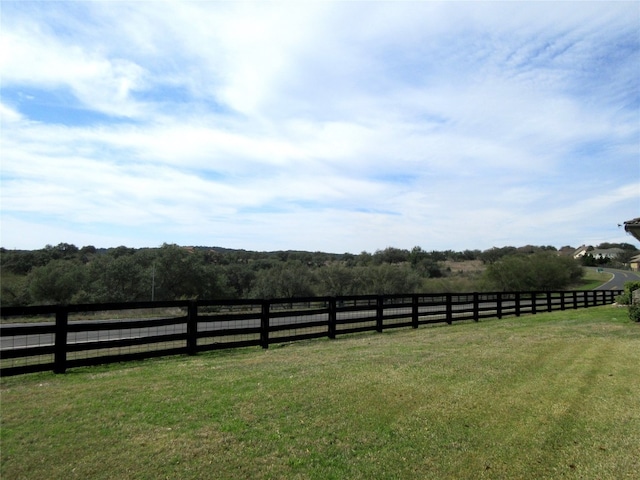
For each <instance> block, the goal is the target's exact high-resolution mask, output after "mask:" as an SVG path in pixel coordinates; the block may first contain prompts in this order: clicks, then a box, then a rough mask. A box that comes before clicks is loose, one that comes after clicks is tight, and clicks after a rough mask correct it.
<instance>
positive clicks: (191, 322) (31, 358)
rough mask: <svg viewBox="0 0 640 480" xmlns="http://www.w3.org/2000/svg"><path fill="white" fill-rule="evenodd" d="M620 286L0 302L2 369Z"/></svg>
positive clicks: (508, 309)
mask: <svg viewBox="0 0 640 480" xmlns="http://www.w3.org/2000/svg"><path fill="white" fill-rule="evenodd" d="M621 293H622V291H618V290H599V291H596V290H591V291H557V292H494V293H477V292H474V293H438V294H406V295H365V296H344V297H309V298H289V299H270V300H258V299H256V300H222V301H204V300H191V301H189V300H185V301H167V302H135V303H103V304H84V305H46V306H32V307H3V308H0V316H1V317H2V323H1V324H0V341H1V345H0V376H8V375H19V374H24V373H32V372H40V371H47V370H52V371H54V372H56V373H64V372H66V370H67V369H69V368H74V367H81V366H89V365H98V364H104V363H112V362H124V361H129V360H138V359H143V358H150V357H157V356H167V355H178V354H188V355H195V354H197V353H199V352H203V351H207V350H215V349H225V348H238V347H248V346H260V347H262V348H269V345H271V344H275V343H287V342H294V341H299V340H307V339H313V338H320V337H328V338H330V339H335V338H336V336H337V335H345V334H352V333H358V332H367V331H376V332H383V331H384V330H386V329H390V328H403V327H404V328H406V327H412V328H418V327H419V326H420V325H427V324H434V323H447V324H449V325H451V324H452V323H453V322H456V321H463V320H472V321H476V322H477V321H479V320H481V319H483V318H502V317H504V316H508V315H515V316H520V315H523V314H536V313H538V312H543V311H544V312H550V311H553V310H565V309H576V308H586V307H591V306H596V305H605V304H608V303H612V302H613V301H614V299H615V297H616V296H617V295H620V294H621Z"/></svg>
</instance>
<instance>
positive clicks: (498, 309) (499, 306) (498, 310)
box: [496, 292, 502, 319]
mask: <svg viewBox="0 0 640 480" xmlns="http://www.w3.org/2000/svg"><path fill="white" fill-rule="evenodd" d="M496 315H497V316H498V318H499V319H502V292H498V294H497V295H496Z"/></svg>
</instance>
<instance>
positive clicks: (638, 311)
mask: <svg viewBox="0 0 640 480" xmlns="http://www.w3.org/2000/svg"><path fill="white" fill-rule="evenodd" d="M629 318H630V319H631V320H633V321H634V322H640V305H629Z"/></svg>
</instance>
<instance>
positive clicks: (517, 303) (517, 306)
mask: <svg viewBox="0 0 640 480" xmlns="http://www.w3.org/2000/svg"><path fill="white" fill-rule="evenodd" d="M519 316H520V292H516V317H519Z"/></svg>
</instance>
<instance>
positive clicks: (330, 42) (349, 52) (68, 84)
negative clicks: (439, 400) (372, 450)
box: [0, 0, 640, 253]
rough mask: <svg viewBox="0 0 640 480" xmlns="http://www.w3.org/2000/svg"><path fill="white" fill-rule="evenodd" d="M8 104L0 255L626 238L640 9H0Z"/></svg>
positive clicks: (178, 5)
mask: <svg viewBox="0 0 640 480" xmlns="http://www.w3.org/2000/svg"><path fill="white" fill-rule="evenodd" d="M0 90H1V91H0V93H1V95H0V119H1V130H0V159H1V164H0V173H1V178H0V181H1V184H0V187H1V193H0V201H1V203H0V222H1V223H0V232H1V233H0V246H2V247H4V248H8V249H39V248H43V247H44V246H45V245H47V244H51V245H56V244H58V243H62V242H64V243H72V244H75V245H76V246H78V247H81V246H85V245H94V246H96V247H103V248H108V247H115V246H119V245H126V246H129V247H136V248H140V247H156V246H160V245H162V244H163V243H176V244H179V245H185V246H187V245H193V246H220V247H226V248H235V249H246V250H257V251H275V250H309V251H325V252H333V253H343V252H350V253H360V252H362V251H368V252H374V251H376V250H379V249H380V250H381V249H384V248H387V247H396V248H405V249H411V248H412V247H414V246H420V247H422V248H423V249H425V250H428V251H430V250H449V249H451V250H456V251H461V250H465V249H480V250H485V249H488V248H491V247H502V246H507V245H509V246H524V245H552V246H555V247H557V248H560V247H562V246H565V245H571V246H575V247H578V246H580V245H583V244H587V245H598V244H600V243H602V242H626V243H632V244H637V242H636V241H635V240H634V239H633V237H631V236H629V235H628V234H626V233H625V232H624V229H623V228H621V227H619V226H618V224H621V223H623V222H624V221H627V220H630V219H632V218H635V217H638V216H640V2H637V1H632V2H612V1H606V2H593V3H591V2H582V1H580V2H482V1H478V2H364V1H360V2H330V1H317V2H311V1H297V2H255V3H254V2H213V1H191V2H189V1H145V2H127V1H105V2H100V1H82V2H80V1H77V2H46V1H41V2H29V1H23V0H21V1H11V0H2V3H1V4H0ZM634 242H635V243H634ZM636 246H637V247H639V248H640V245H636Z"/></svg>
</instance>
